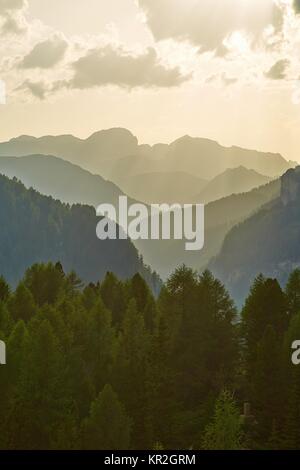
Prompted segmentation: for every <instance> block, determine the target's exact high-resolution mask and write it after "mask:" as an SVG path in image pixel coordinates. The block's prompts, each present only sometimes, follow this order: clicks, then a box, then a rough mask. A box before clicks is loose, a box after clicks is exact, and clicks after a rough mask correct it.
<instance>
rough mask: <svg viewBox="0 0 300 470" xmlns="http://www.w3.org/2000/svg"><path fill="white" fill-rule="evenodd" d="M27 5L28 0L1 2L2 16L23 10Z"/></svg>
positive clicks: (1, 0) (2, 0)
mask: <svg viewBox="0 0 300 470" xmlns="http://www.w3.org/2000/svg"><path fill="white" fill-rule="evenodd" d="M26 5H27V2H26V0H0V15H4V14H7V13H8V12H12V11H16V10H22V9H23V8H24V7H25V6H26Z"/></svg>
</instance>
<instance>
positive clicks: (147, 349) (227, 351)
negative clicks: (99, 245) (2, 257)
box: [0, 263, 300, 450]
mask: <svg viewBox="0 0 300 470" xmlns="http://www.w3.org/2000/svg"><path fill="white" fill-rule="evenodd" d="M1 286H2V287H1ZM298 287H299V286H298V273H297V272H295V273H293V274H292V276H291V278H290V282H289V284H288V286H287V288H286V291H285V292H283V291H282V289H281V288H280V286H279V284H278V282H277V281H276V280H272V279H266V278H264V277H263V276H258V278H257V279H256V280H255V282H254V285H253V287H252V289H251V291H250V293H249V296H248V298H247V300H246V303H245V306H244V308H243V311H242V317H241V321H240V322H239V318H238V317H237V312H236V309H235V306H234V304H233V302H232V300H231V298H230V296H229V295H228V293H227V291H226V289H225V288H224V286H223V285H222V284H221V282H220V281H218V280H217V279H215V278H214V277H213V275H212V274H211V273H210V272H209V271H206V272H204V273H202V274H201V275H198V274H197V273H195V272H194V271H192V270H191V269H189V268H187V267H185V266H181V267H180V268H178V269H177V270H176V271H175V272H174V273H173V275H171V277H170V279H169V280H168V282H167V283H166V285H165V286H164V287H163V289H162V290H161V293H160V296H159V298H158V299H155V298H154V297H153V295H152V293H151V290H150V289H149V288H148V286H147V285H146V284H145V282H144V280H143V279H142V277H141V276H140V275H139V274H137V275H135V276H134V277H133V278H132V279H129V280H128V281H125V282H124V281H121V280H120V279H118V278H117V277H116V276H115V275H114V274H112V273H107V275H106V277H105V279H104V280H103V281H102V282H100V283H99V282H98V283H90V284H88V285H87V286H84V285H82V282H81V280H80V279H79V278H78V276H77V274H76V273H75V272H72V271H71V273H69V274H68V273H64V271H63V269H62V265H61V264H60V263H56V264H52V263H45V264H35V265H33V266H32V267H31V268H30V269H28V270H27V271H26V274H25V276H24V279H22V280H21V282H20V283H19V285H18V286H17V287H16V289H15V290H14V291H11V290H10V289H9V288H8V286H7V284H6V281H5V280H4V279H3V278H2V279H0V291H1V292H2V298H1V300H0V338H1V339H4V340H5V341H6V345H7V358H8V361H7V365H6V366H5V367H1V370H0V372H1V375H0V387H1V402H0V416H1V420H0V448H1V449H31V448H35V449H106V450H113V449H129V448H130V449H153V448H154V449H162V448H165V449H168V448H173V449H174V448H178V449H179V448H180V449H182V448H185V449H187V448H196V446H198V445H199V443H200V442H201V443H202V447H204V448H207V449H238V448H241V446H244V447H247V448H255V449H278V448H288V449H297V448H300V435H299V427H298V424H299V420H300V369H299V368H297V367H295V366H294V365H293V364H292V362H291V344H292V342H293V341H295V340H297V339H299V338H300V313H299V312H297V310H298V307H297V305H298V303H297V302H298V300H297V299H298ZM1 289H2V290H1ZM222 390H223V391H222ZM227 390H234V391H235V392H234V396H236V397H237V401H235V400H234V399H233V394H232V393H229V392H228V391H227ZM220 391H222V392H221V394H220ZM243 401H247V402H250V403H251V409H252V411H251V416H244V417H243V420H241V419H240V415H241V409H242V403H243Z"/></svg>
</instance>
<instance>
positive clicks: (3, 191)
mask: <svg viewBox="0 0 300 470" xmlns="http://www.w3.org/2000/svg"><path fill="white" fill-rule="evenodd" d="M98 221H99V218H97V217H96V214H95V209H94V208H93V207H89V206H82V205H79V204H78V205H73V206H69V205H65V204H62V203H61V202H59V201H56V200H54V199H52V198H51V197H47V196H42V195H41V194H39V193H38V192H36V191H35V190H33V189H29V190H28V189H26V188H25V187H24V186H23V184H21V183H20V182H18V181H17V180H10V179H8V178H7V177H5V176H2V175H0V224H1V231H0V274H1V275H4V276H5V277H6V279H7V280H8V281H9V282H10V283H11V284H12V285H15V284H16V283H17V281H19V280H20V279H21V278H22V276H23V275H24V271H25V270H26V269H27V268H28V267H29V266H31V265H32V264H34V263H37V262H47V261H53V262H56V261H60V262H61V263H62V265H63V268H64V270H65V271H66V272H68V271H71V270H75V271H76V272H77V274H78V275H79V276H80V277H81V279H82V280H83V281H85V282H91V281H93V282H95V281H98V280H100V279H102V278H103V277H104V276H105V274H106V272H107V271H111V272H114V273H116V274H117V275H118V276H120V277H122V278H123V279H124V278H128V277H130V276H132V275H134V274H135V273H136V272H140V273H141V274H142V275H143V276H144V278H145V279H146V280H147V281H148V282H149V284H150V285H151V286H152V287H155V286H156V287H158V286H159V281H158V279H157V277H156V276H155V275H153V274H152V273H151V271H150V270H149V269H148V268H146V267H145V266H144V264H143V262H142V260H141V258H140V257H139V255H138V252H137V250H136V248H135V247H134V246H133V244H132V243H131V241H130V240H105V241H101V240H99V239H98V238H97V236H96V225H97V223H98Z"/></svg>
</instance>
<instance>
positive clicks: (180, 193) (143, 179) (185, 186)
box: [118, 171, 208, 204]
mask: <svg viewBox="0 0 300 470" xmlns="http://www.w3.org/2000/svg"><path fill="white" fill-rule="evenodd" d="M118 183H119V185H120V187H121V188H122V189H123V191H124V192H126V194H129V195H130V196H132V197H134V198H135V199H138V200H140V201H144V202H146V203H147V204H152V203H153V204H155V203H163V202H166V203H180V204H186V203H189V202H195V192H196V191H199V190H201V188H205V187H206V185H207V183H208V182H207V181H206V180H203V179H201V178H199V177H197V176H193V175H190V174H189V173H185V172H183V171H181V172H179V171H178V172H155V173H143V174H139V175H133V176H126V175H125V176H123V178H119V180H118Z"/></svg>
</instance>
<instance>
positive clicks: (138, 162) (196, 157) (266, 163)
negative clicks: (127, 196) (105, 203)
mask: <svg viewBox="0 0 300 470" xmlns="http://www.w3.org/2000/svg"><path fill="white" fill-rule="evenodd" d="M33 154H44V155H54V156H57V157H61V158H63V159H65V160H69V161H71V162H72V163H75V164H78V165H80V166H81V167H83V168H85V169H87V170H89V171H92V172H94V173H97V174H100V175H101V176H102V177H105V178H108V179H111V180H112V181H114V182H116V183H118V180H119V178H120V177H123V176H124V174H126V176H133V175H138V174H144V173H153V172H170V171H171V172H185V173H189V174H191V175H193V176H198V177H199V178H201V179H212V178H214V177H215V176H217V175H218V174H220V173H222V172H224V171H225V170H227V169H228V168H237V167H239V166H243V167H245V168H247V169H251V170H255V171H257V172H258V173H260V174H262V175H266V176H269V177H276V176H279V175H281V174H283V173H284V171H286V170H288V169H289V168H291V167H292V166H295V165H294V163H293V162H287V161H286V160H285V159H284V158H283V157H282V156H281V155H280V154H277V153H264V152H258V151H256V150H246V149H243V148H240V147H234V146H233V147H224V146H221V145H220V144H218V143H217V142H215V141H213V140H209V139H203V138H193V137H190V136H184V137H181V138H180V139H177V140H175V141H174V142H172V143H171V144H169V145H167V144H156V145H153V146H150V145H139V143H138V139H137V137H135V136H134V135H133V134H132V133H131V132H130V131H128V130H127V129H121V128H114V129H109V130H102V131H99V132H96V133H94V134H92V135H91V136H90V137H88V138H87V139H79V138H77V137H74V136H71V135H62V136H44V137H39V138H36V137H31V136H20V137H17V138H14V139H11V140H10V141H8V142H3V143H0V155H1V156H16V157H18V156H25V155H33ZM200 190H201V188H200Z"/></svg>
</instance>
